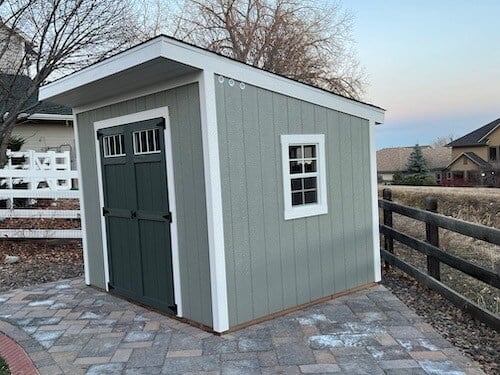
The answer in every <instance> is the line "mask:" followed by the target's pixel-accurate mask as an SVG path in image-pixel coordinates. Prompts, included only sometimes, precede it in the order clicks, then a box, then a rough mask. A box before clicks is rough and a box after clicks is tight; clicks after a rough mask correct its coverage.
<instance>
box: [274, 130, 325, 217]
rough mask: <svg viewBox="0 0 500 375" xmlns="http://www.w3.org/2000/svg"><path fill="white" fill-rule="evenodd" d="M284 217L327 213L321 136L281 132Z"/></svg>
mask: <svg viewBox="0 0 500 375" xmlns="http://www.w3.org/2000/svg"><path fill="white" fill-rule="evenodd" d="M281 152H282V155H281V156H282V164H283V190H284V203H285V220H289V219H297V218H300V217H308V216H314V215H321V214H326V213H327V212H328V205H327V194H326V161H325V136H324V135H323V134H314V135H282V136H281Z"/></svg>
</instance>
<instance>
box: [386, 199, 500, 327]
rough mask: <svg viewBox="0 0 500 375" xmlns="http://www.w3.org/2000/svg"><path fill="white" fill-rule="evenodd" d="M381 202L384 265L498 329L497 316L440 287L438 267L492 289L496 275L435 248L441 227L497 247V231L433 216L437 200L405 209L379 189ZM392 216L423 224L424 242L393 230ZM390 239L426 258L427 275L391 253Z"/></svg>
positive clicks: (496, 284)
mask: <svg viewBox="0 0 500 375" xmlns="http://www.w3.org/2000/svg"><path fill="white" fill-rule="evenodd" d="M382 198H383V199H381V200H379V207H380V208H382V210H383V224H381V225H380V233H381V234H382V235H383V236H384V246H383V249H381V250H380V251H381V256H382V259H383V260H384V261H385V263H386V265H392V266H395V267H397V268H399V269H401V270H402V271H404V272H405V273H407V274H408V275H410V276H412V277H414V278H415V279H416V280H418V281H419V282H420V283H422V284H424V285H425V286H427V287H428V288H430V289H432V290H434V291H436V292H438V293H439V294H441V295H442V296H443V297H445V298H447V299H448V300H450V301H451V302H452V303H453V304H455V305H456V306H457V307H459V308H460V309H462V310H464V311H467V312H468V313H470V314H471V315H472V316H473V317H474V318H476V319H478V320H480V321H482V322H484V323H486V324H488V325H489V326H491V327H493V328H494V329H496V330H500V317H499V316H497V315H495V314H493V313H492V312H490V311H488V310H486V309H483V308H482V307H481V306H479V305H478V304H476V303H474V302H473V301H471V300H469V299H468V298H466V297H465V296H463V295H461V294H460V293H458V292H457V291H455V290H453V289H451V288H450V287H448V286H447V285H445V284H443V283H442V282H441V281H440V280H441V274H440V264H441V263H444V264H446V265H448V266H449V267H452V268H454V269H456V270H459V271H461V272H463V273H465V274H467V275H469V276H471V277H473V278H475V279H477V280H480V281H482V282H484V283H486V284H488V285H491V286H493V287H495V288H500V274H499V273H498V272H495V271H493V270H490V269H487V268H484V267H481V266H479V265H477V264H474V263H471V262H468V261H467V260H465V259H462V258H460V257H457V256H455V255H453V254H450V253H448V252H446V251H444V250H442V249H440V248H439V228H444V229H447V230H450V231H453V232H456V233H460V234H462V235H464V236H468V237H472V238H476V239H479V240H482V241H486V242H489V243H492V244H495V245H499V246H500V230H499V229H496V228H490V227H487V226H484V225H481V224H475V223H469V222H466V221H463V220H459V219H455V218H452V217H448V216H443V215H439V214H437V213H436V212H437V199H436V198H433V197H428V198H426V199H425V201H424V204H425V210H420V209H417V208H413V207H408V206H404V205H400V204H397V203H394V202H392V193H391V190H390V189H384V190H383V196H382ZM393 213H397V214H400V215H404V216H407V217H410V218H412V219H415V220H419V221H422V222H424V223H425V225H426V241H422V240H420V239H417V238H414V237H411V236H409V235H407V234H405V233H403V232H401V231H398V230H396V229H394V228H393V220H394V219H393V215H392V214H393ZM394 240H396V241H398V242H400V243H402V244H404V245H406V246H408V247H410V248H411V249H413V250H416V251H419V252H420V253H422V254H424V255H426V257H427V273H425V272H423V271H421V270H419V269H418V268H416V267H414V266H413V265H411V264H409V263H407V262H405V261H404V260H402V259H400V258H399V257H398V256H397V255H396V254H395V253H394Z"/></svg>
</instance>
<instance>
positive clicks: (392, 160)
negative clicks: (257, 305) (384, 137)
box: [377, 146, 451, 173]
mask: <svg viewBox="0 0 500 375" xmlns="http://www.w3.org/2000/svg"><path fill="white" fill-rule="evenodd" d="M421 149H422V153H423V155H424V157H425V160H426V161H427V166H428V167H429V169H431V170H435V169H445V168H446V167H447V166H448V165H449V164H450V161H451V149H449V148H448V147H436V148H432V147H431V146H421ZM412 151H413V147H392V148H383V149H381V150H379V151H377V171H378V172H382V173H383V172H387V173H394V172H404V171H405V170H406V164H407V162H408V157H409V156H410V154H411V152H412Z"/></svg>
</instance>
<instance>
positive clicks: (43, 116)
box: [28, 113, 74, 121]
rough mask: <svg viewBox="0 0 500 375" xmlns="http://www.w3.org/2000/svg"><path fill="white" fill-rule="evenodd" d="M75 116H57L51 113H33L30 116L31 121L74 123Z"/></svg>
mask: <svg viewBox="0 0 500 375" xmlns="http://www.w3.org/2000/svg"><path fill="white" fill-rule="evenodd" d="M73 118H74V117H73V115H56V114H51V113H33V114H32V115H29V116H28V119H29V120H44V121H73Z"/></svg>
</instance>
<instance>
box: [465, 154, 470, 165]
mask: <svg viewBox="0 0 500 375" xmlns="http://www.w3.org/2000/svg"><path fill="white" fill-rule="evenodd" d="M467 164H469V159H467V156H464V165H467Z"/></svg>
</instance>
